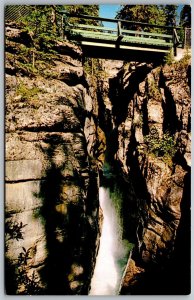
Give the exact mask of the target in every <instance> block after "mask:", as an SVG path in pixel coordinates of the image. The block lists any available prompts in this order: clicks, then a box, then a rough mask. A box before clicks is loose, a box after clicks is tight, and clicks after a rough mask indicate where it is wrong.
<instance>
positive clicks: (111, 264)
mask: <svg viewBox="0 0 194 300" xmlns="http://www.w3.org/2000/svg"><path fill="white" fill-rule="evenodd" d="M99 200H100V206H101V208H102V211H103V217H104V219H103V225H102V234H101V238H100V247H99V252H98V256H97V260H96V266H95V270H94V275H93V278H92V281H91V290H90V293H89V295H118V292H119V287H120V283H121V279H122V275H123V272H124V269H125V266H126V264H127V260H128V256H129V248H130V247H129V243H128V242H127V241H126V240H123V239H122V216H121V209H120V199H119V195H116V194H112V193H110V190H109V188H107V187H100V190H99Z"/></svg>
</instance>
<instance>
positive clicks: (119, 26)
mask: <svg viewBox="0 0 194 300" xmlns="http://www.w3.org/2000/svg"><path fill="white" fill-rule="evenodd" d="M122 38H123V35H122V31H121V21H117V43H118V42H120V41H121V40H122Z"/></svg>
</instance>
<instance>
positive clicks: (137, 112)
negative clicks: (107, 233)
mask: <svg viewBox="0 0 194 300" xmlns="http://www.w3.org/2000/svg"><path fill="white" fill-rule="evenodd" d="M103 85H108V88H107V89H103V88H102V85H100V89H101V88H102V90H101V92H100V93H101V95H102V102H103V105H102V106H101V109H102V110H104V114H105V116H109V118H108V117H106V122H107V123H108V124H109V128H112V136H111V137H110V138H109V139H110V141H112V146H111V149H110V151H109V159H110V160H112V162H114V163H115V161H116V168H117V171H118V173H119V174H120V175H121V177H122V178H123V179H124V181H125V182H127V183H128V186H129V187H130V189H131V190H130V193H129V191H127V193H126V194H127V195H126V201H127V202H128V206H129V209H128V211H129V215H128V218H131V219H134V221H133V223H132V224H127V226H128V228H127V229H126V230H128V231H130V228H129V226H131V228H133V229H132V231H133V232H132V234H131V237H129V238H131V239H132V240H133V242H134V243H135V244H136V246H135V248H134V250H133V254H132V259H131V260H129V265H128V268H127V270H126V275H125V277H124V280H123V287H122V289H121V294H174V293H175V294H176V293H183V294H184V293H189V285H190V283H189V281H190V280H189V274H188V273H189V264H190V252H189V251H190V242H189V240H190V237H189V235H190V212H189V210H190V166H191V152H190V151H191V131H190V129H191V124H190V113H191V102H190V63H189V62H188V61H186V60H182V61H180V62H177V63H176V64H173V65H171V66H164V67H157V68H153V66H151V65H147V64H144V63H143V64H138V63H130V64H125V66H124V67H123V68H122V69H121V70H120V71H119V72H118V74H117V76H115V77H112V78H111V77H109V78H108V79H107V82H106V83H105V82H104V83H103ZM106 91H108V92H106ZM107 97H108V101H107ZM109 132H110V129H109ZM109 136H110V134H109ZM113 145H114V146H113ZM129 194H130V195H129ZM134 199H135V200H134ZM134 202H136V204H135V205H134ZM130 214H131V217H130ZM134 214H135V218H134ZM133 224H135V225H133ZM134 236H135V238H134Z"/></svg>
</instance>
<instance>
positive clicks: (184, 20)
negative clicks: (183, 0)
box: [180, 5, 191, 28]
mask: <svg viewBox="0 0 194 300" xmlns="http://www.w3.org/2000/svg"><path fill="white" fill-rule="evenodd" d="M180 25H181V26H183V27H188V28H191V6H190V5H184V6H183V8H182V10H181V13H180Z"/></svg>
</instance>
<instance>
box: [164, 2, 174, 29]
mask: <svg viewBox="0 0 194 300" xmlns="http://www.w3.org/2000/svg"><path fill="white" fill-rule="evenodd" d="M177 8H178V6H177V5H161V9H163V12H164V15H165V26H176V17H177Z"/></svg>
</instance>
